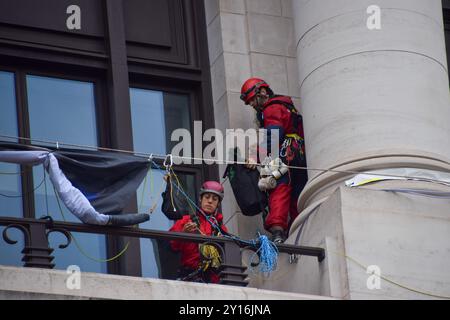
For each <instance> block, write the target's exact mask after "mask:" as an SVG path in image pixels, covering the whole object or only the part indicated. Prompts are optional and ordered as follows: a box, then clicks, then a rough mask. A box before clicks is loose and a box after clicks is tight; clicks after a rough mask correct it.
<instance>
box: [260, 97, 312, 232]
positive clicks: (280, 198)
mask: <svg viewBox="0 0 450 320" xmlns="http://www.w3.org/2000/svg"><path fill="white" fill-rule="evenodd" d="M280 102H285V103H288V104H293V102H292V99H291V98H290V97H286V96H274V97H272V98H270V99H269V100H268V101H267V103H266V104H265V105H264V107H263V111H262V122H263V126H264V128H265V129H268V131H269V130H272V129H279V133H280V151H281V147H282V144H283V142H284V140H285V138H286V135H287V134H293V133H296V134H298V135H299V136H300V137H301V138H302V139H303V138H304V134H303V125H302V123H301V122H300V123H298V128H295V127H294V117H296V115H295V114H292V113H291V112H290V111H289V109H288V108H287V107H286V106H285V105H283V104H282V103H280ZM294 140H295V139H294ZM268 148H269V147H268ZM269 150H270V149H269ZM291 151H293V153H294V155H295V157H294V158H293V159H291V160H288V159H286V157H284V156H282V155H280V158H281V159H282V161H283V162H284V163H286V164H287V165H291V166H302V167H303V166H306V158H305V149H304V143H300V144H299V143H298V141H293V142H292V143H291ZM272 158H273V159H274V158H276V155H272ZM307 179H308V177H307V173H306V170H299V169H289V171H288V172H287V173H285V174H284V175H283V176H282V177H281V178H279V179H278V180H277V186H276V187H275V189H273V190H270V191H269V214H268V215H267V217H266V220H265V228H266V230H270V229H271V228H272V227H275V226H278V227H281V228H283V230H285V231H288V228H289V227H290V224H291V223H292V221H294V219H295V218H296V217H297V215H298V211H297V200H298V197H299V195H300V192H301V191H302V190H303V188H304V186H305V184H306V181H307ZM289 216H290V219H289Z"/></svg>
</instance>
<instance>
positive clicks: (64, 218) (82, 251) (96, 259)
mask: <svg viewBox="0 0 450 320" xmlns="http://www.w3.org/2000/svg"><path fill="white" fill-rule="evenodd" d="M53 192H54V193H55V197H56V203H57V204H58V208H59V212H60V213H61V216H62V218H63V220H64V221H66V222H67V220H66V217H65V216H64V212H63V209H62V207H61V203H60V202H59V197H58V194H57V192H56V190H55V187H53ZM47 214H48V213H47ZM69 234H70V238H71V239H73V242H74V243H75V246H76V247H77V249H78V250H79V251H80V253H81V254H82V255H84V256H85V257H86V258H88V259H90V260H93V261H95V262H111V261H114V260H116V259H118V258H119V257H120V256H121V255H123V254H124V253H125V251H127V250H128V247H129V245H130V242H129V241H128V242H127V244H126V245H125V247H124V248H123V249H122V251H120V252H119V253H118V254H117V255H115V256H114V257H112V258H109V259H99V258H94V257H91V256H90V255H88V254H87V253H86V252H85V251H84V250H83V248H81V246H80V245H79V243H78V241H77V239H76V238H75V237H74V235H73V234H72V232H70V231H69Z"/></svg>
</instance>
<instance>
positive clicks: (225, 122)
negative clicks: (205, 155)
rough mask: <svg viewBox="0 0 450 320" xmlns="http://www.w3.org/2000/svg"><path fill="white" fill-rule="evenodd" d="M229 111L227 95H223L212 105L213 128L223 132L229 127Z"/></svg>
mask: <svg viewBox="0 0 450 320" xmlns="http://www.w3.org/2000/svg"><path fill="white" fill-rule="evenodd" d="M229 114H230V113H229V109H228V99H227V95H226V94H223V95H222V96H221V97H220V98H219V100H218V101H217V102H216V103H214V122H215V127H216V128H217V129H219V130H221V131H222V133H224V132H225V130H226V129H227V128H229V126H230V117H229Z"/></svg>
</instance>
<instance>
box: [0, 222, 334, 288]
mask: <svg viewBox="0 0 450 320" xmlns="http://www.w3.org/2000/svg"><path fill="white" fill-rule="evenodd" d="M0 226H5V229H4V230H3V234H2V235H3V239H4V240H5V241H6V242H7V243H8V244H11V245H13V244H16V243H17V241H16V240H14V239H11V238H10V237H9V236H8V230H9V229H12V228H15V229H18V230H20V231H21V232H22V233H23V235H24V248H23V250H22V255H23V257H22V261H23V262H24V267H35V268H47V269H53V268H54V266H55V264H54V263H52V261H53V260H54V257H53V256H52V253H53V251H54V249H53V248H50V246H49V241H48V236H49V234H50V233H54V232H59V233H62V234H63V235H64V236H65V237H66V240H67V241H66V243H63V244H60V245H59V248H60V249H65V248H67V247H68V246H69V244H70V243H71V235H70V232H81V233H94V234H105V235H112V236H124V237H132V238H146V239H156V240H166V241H170V240H182V241H190V242H199V243H205V242H207V243H208V244H211V245H214V246H216V247H217V248H218V249H219V251H220V252H221V253H222V264H221V271H220V274H219V276H220V283H221V284H228V285H237V286H246V285H247V284H248V282H247V281H246V280H245V279H246V278H247V274H246V273H245V271H246V269H247V268H246V267H245V266H243V265H242V257H241V252H242V249H244V248H245V249H249V250H253V251H255V250H256V248H255V247H249V246H245V245H243V244H242V243H239V242H237V241H234V240H232V239H229V238H224V237H210V236H203V235H199V234H191V233H189V234H188V233H181V232H169V231H159V230H149V229H139V228H133V227H109V226H96V225H87V224H80V223H70V222H62V221H53V220H52V219H30V218H13V217H0ZM277 248H278V251H279V252H283V253H288V254H296V255H307V256H314V257H317V259H318V261H319V262H321V261H322V260H323V259H324V258H325V250H324V249H322V248H314V247H306V246H294V245H289V244H278V245H277ZM0 254H1V253H0Z"/></svg>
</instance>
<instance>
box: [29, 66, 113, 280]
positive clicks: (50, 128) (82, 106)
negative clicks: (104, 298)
mask: <svg viewBox="0 0 450 320" xmlns="http://www.w3.org/2000/svg"><path fill="white" fill-rule="evenodd" d="M26 79H27V90H28V92H27V94H28V108H29V115H30V131H31V138H32V139H40V140H49V141H58V142H61V143H62V142H65V143H71V144H79V145H88V146H94V147H96V146H97V129H96V119H95V100H94V84H93V83H90V82H81V81H72V80H65V79H57V78H48V77H38V76H30V75H27V77H26ZM36 144H41V145H46V144H45V143H42V142H36ZM45 177H46V179H45V180H44V168H43V166H42V165H40V166H36V167H34V168H33V181H34V187H35V188H36V190H35V192H34V201H35V216H36V217H37V218H39V217H41V216H44V215H50V216H52V217H53V218H54V219H55V220H66V221H70V222H78V223H79V222H80V221H79V220H78V219H77V218H76V217H75V216H74V215H72V214H71V213H70V212H69V210H67V209H66V208H65V206H64V204H62V203H61V209H60V207H59V206H58V202H57V199H56V195H55V192H54V189H53V185H52V183H51V182H50V179H49V178H48V175H45ZM40 184H41V186H40V187H38V186H39V185H40ZM63 216H64V217H63ZM74 236H75V239H76V240H77V243H78V244H79V247H77V246H76V244H75V243H72V244H71V245H70V246H69V247H68V248H66V249H59V248H58V245H60V244H61V243H64V236H63V235H60V234H51V236H50V237H49V244H50V247H52V248H54V249H55V251H54V252H53V255H54V256H55V260H54V263H55V264H56V268H58V269H65V268H67V266H69V265H78V266H79V267H80V269H81V270H82V271H89V272H106V263H102V262H98V261H94V260H103V259H105V257H106V249H105V236H104V235H95V234H82V233H80V234H74ZM86 256H90V257H92V258H93V260H92V259H89V258H87V257H86Z"/></svg>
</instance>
